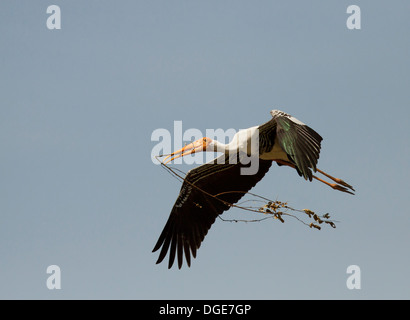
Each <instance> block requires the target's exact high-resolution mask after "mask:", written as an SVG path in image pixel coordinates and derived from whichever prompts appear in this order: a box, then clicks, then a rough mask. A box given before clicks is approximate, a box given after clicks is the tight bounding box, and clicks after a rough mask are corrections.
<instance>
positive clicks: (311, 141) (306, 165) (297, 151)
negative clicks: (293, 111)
mask: <svg viewBox="0 0 410 320" xmlns="http://www.w3.org/2000/svg"><path fill="white" fill-rule="evenodd" d="M275 111H276V112H273V111H272V116H273V119H272V120H271V121H274V122H276V136H277V138H278V141H279V144H280V146H281V147H282V149H283V151H285V152H286V154H287V155H288V157H289V158H290V159H291V160H292V161H293V162H294V163H295V165H296V168H297V170H298V173H299V175H300V176H303V177H304V178H305V179H306V180H310V181H312V171H311V170H310V168H312V169H313V171H315V172H316V165H317V161H318V159H319V153H320V144H321V141H322V137H321V136H320V135H319V134H318V133H317V132H316V131H315V130H313V129H312V128H310V127H308V126H307V125H306V124H304V123H303V122H301V121H299V120H298V119H296V118H294V117H292V116H290V115H288V114H286V113H284V112H282V111H277V110H275Z"/></svg>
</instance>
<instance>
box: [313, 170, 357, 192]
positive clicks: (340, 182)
mask: <svg viewBox="0 0 410 320" xmlns="http://www.w3.org/2000/svg"><path fill="white" fill-rule="evenodd" d="M316 170H317V171H318V172H320V173H321V174H323V175H324V176H326V177H328V178H329V179H332V180H333V181H334V182H336V183H338V184H341V185H342V186H345V187H347V188H349V189H351V190H353V191H355V190H354V189H353V187H352V186H351V185H350V184H347V183H346V182H344V181H343V180H342V179H339V178H334V177H332V176H331V175H330V174H327V173H326V172H323V171H322V170H320V169H318V168H316Z"/></svg>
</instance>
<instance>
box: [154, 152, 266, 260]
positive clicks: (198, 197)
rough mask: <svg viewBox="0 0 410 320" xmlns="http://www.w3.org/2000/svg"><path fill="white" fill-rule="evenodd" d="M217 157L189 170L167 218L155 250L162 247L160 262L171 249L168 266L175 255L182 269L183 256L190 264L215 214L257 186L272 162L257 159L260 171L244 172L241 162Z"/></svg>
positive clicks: (227, 207)
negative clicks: (234, 162) (230, 161)
mask: <svg viewBox="0 0 410 320" xmlns="http://www.w3.org/2000/svg"><path fill="white" fill-rule="evenodd" d="M222 157H225V156H222ZM218 159H219V158H218ZM218 159H215V160H214V161H212V162H210V163H206V164H204V165H202V166H199V167H198V168H195V169H193V170H190V171H189V172H188V174H187V176H186V178H185V180H184V182H183V184H182V187H181V191H180V193H179V196H178V198H177V200H176V201H175V204H174V207H173V208H172V211H171V214H170V216H169V218H168V221H167V223H166V224H165V227H164V229H163V231H162V233H161V235H160V236H159V239H158V241H157V243H156V245H155V247H154V249H153V252H155V251H157V250H159V249H160V248H161V251H160V253H159V257H158V260H157V263H160V262H161V261H162V260H163V259H164V258H165V256H166V254H167V252H168V251H169V262H168V268H171V267H172V265H173V263H174V260H175V256H176V255H177V256H178V267H179V268H181V266H182V263H183V256H184V255H185V259H186V262H187V264H188V266H190V264H191V254H192V256H193V257H194V258H195V257H196V251H197V250H198V249H199V247H200V246H201V243H202V241H203V240H204V238H205V236H206V234H207V233H208V230H209V229H210V228H211V225H212V224H213V223H214V222H215V219H216V217H217V216H218V215H220V214H222V213H223V212H224V211H225V210H228V209H229V208H230V207H231V206H230V204H234V203H236V202H238V201H239V199H241V198H242V197H243V196H244V195H245V193H246V192H248V191H249V190H250V189H251V188H252V187H253V186H255V185H256V184H257V183H258V181H259V180H261V179H262V178H263V176H264V175H265V173H266V172H267V171H268V170H269V168H270V166H271V164H272V161H268V160H260V159H255V160H256V161H259V169H258V171H257V173H256V174H254V175H243V174H241V168H243V167H246V166H245V165H243V164H242V163H241V162H239V161H238V163H237V164H231V163H220V162H221V161H218Z"/></svg>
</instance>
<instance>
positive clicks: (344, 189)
mask: <svg viewBox="0 0 410 320" xmlns="http://www.w3.org/2000/svg"><path fill="white" fill-rule="evenodd" d="M330 186H331V187H332V188H333V189H335V190H339V191H342V192H346V193H350V194H353V195H354V193H353V192H351V191H350V190H349V189H347V188H345V187H343V186H341V185H340V184H337V183H331V184H330ZM350 189H352V190H353V191H354V189H353V188H351V187H350Z"/></svg>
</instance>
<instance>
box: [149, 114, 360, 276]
mask: <svg viewBox="0 0 410 320" xmlns="http://www.w3.org/2000/svg"><path fill="white" fill-rule="evenodd" d="M271 115H272V119H271V120H270V121H268V122H266V123H264V124H262V125H260V126H256V127H252V128H249V129H245V130H241V131H239V132H237V133H236V134H235V136H234V137H233V139H232V141H231V142H230V143H229V144H222V143H220V142H218V141H215V140H212V139H210V138H207V137H204V138H201V139H199V140H196V141H195V142H193V143H190V144H188V145H186V146H185V147H183V148H182V149H180V150H178V151H175V152H173V153H171V154H170V155H168V156H167V157H166V158H164V160H163V163H164V164H165V163H168V162H170V161H172V160H173V159H175V158H178V157H183V156H185V155H188V154H192V153H195V152H201V151H211V152H223V154H222V155H221V156H220V157H218V158H216V159H214V160H212V161H210V162H208V163H206V164H203V165H201V166H199V167H197V168H195V169H192V170H190V171H189V172H188V174H187V175H186V177H185V180H184V182H183V184H182V186H181V191H180V193H179V196H178V198H177V200H176V202H175V204H174V207H173V208H172V211H171V214H170V216H169V218H168V221H167V223H166V224H165V227H164V229H163V231H162V233H161V235H160V236H159V239H158V241H157V243H156V245H155V247H154V249H153V252H155V251H157V250H159V249H161V251H160V253H159V257H158V260H157V262H156V263H157V264H158V263H160V262H162V260H163V259H164V258H165V256H166V254H167V252H168V251H169V262H168V268H171V267H172V265H173V263H174V260H175V256H177V258H178V267H179V268H181V266H182V263H183V256H184V255H185V259H186V263H187V265H188V266H190V265H191V254H192V256H193V257H194V258H195V257H196V251H197V250H198V249H199V247H200V246H201V243H202V241H203V240H204V238H205V236H206V234H207V233H208V230H209V229H210V228H211V225H212V224H213V223H214V222H215V219H216V217H217V216H218V215H220V214H222V213H223V212H224V211H225V210H228V209H229V208H230V207H231V204H234V203H236V202H238V201H239V199H241V198H242V196H244V195H245V194H246V193H247V192H248V191H249V190H250V189H251V188H252V187H254V186H255V185H256V184H257V183H258V182H259V181H260V180H261V179H262V178H263V177H264V175H265V174H266V172H268V170H269V168H270V167H271V164H272V162H273V161H275V162H276V163H277V164H278V165H280V166H282V165H286V166H289V167H292V168H294V169H296V171H297V173H298V174H299V175H300V176H302V177H304V178H305V179H306V180H309V181H312V178H313V179H316V180H318V181H320V182H323V183H325V184H327V185H328V186H330V187H331V188H333V189H335V190H339V191H343V192H347V193H350V194H353V192H351V191H350V190H352V191H354V189H353V187H352V186H350V185H349V184H347V183H346V182H344V181H343V180H341V179H337V178H334V177H332V176H331V175H329V174H327V173H325V172H323V171H321V170H319V169H318V168H317V167H316V164H317V161H318V159H319V152H320V144H321V141H322V137H321V136H320V135H319V134H318V133H317V132H316V131H314V130H313V129H311V128H309V127H308V126H307V125H306V124H304V123H303V122H301V121H299V120H298V119H296V118H294V117H292V116H291V115H289V114H287V113H285V112H283V111H279V110H272V111H271ZM255 133H257V134H258V136H257V138H258V150H253V151H252V150H251V148H250V147H249V146H250V145H251V141H250V139H252V137H254V136H255ZM252 152H253V154H252ZM256 153H257V154H256ZM241 154H242V155H245V154H246V155H248V156H252V157H254V159H257V161H258V163H257V164H258V170H257V172H255V173H254V174H250V175H249V174H241V173H242V172H241V170H242V169H243V168H245V167H246V166H249V163H248V164H243V163H242V162H244V161H228V160H230V159H232V156H233V155H234V156H236V157H237V160H238V159H239V158H240V155H241ZM312 170H313V172H319V173H321V174H323V175H325V176H326V177H328V178H329V179H331V180H333V181H334V182H335V183H330V182H327V181H325V180H323V179H321V178H319V177H317V176H315V175H313V173H312Z"/></svg>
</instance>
